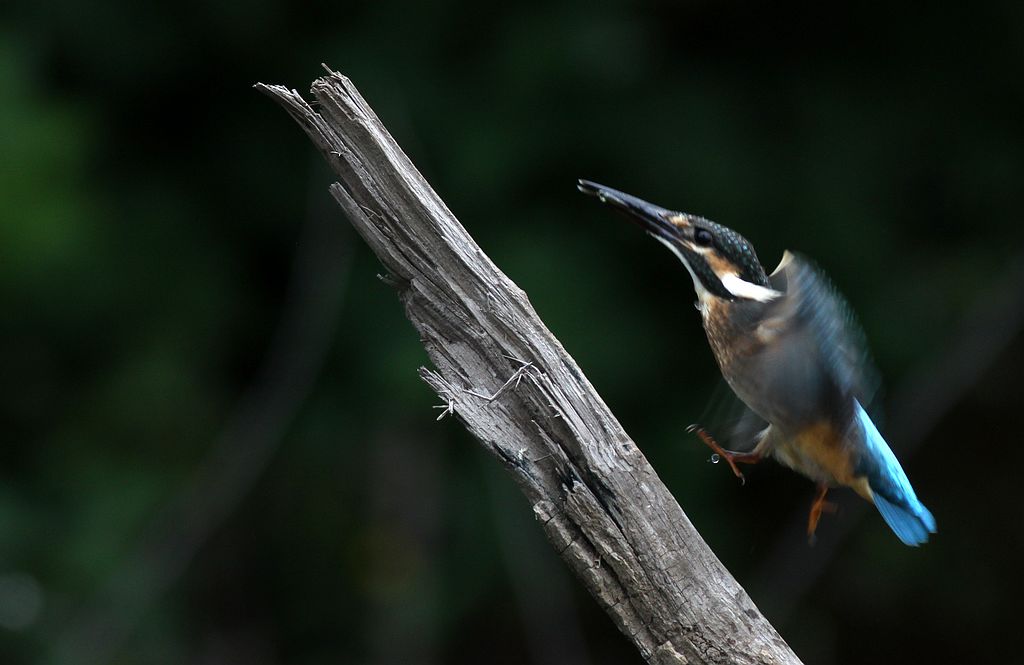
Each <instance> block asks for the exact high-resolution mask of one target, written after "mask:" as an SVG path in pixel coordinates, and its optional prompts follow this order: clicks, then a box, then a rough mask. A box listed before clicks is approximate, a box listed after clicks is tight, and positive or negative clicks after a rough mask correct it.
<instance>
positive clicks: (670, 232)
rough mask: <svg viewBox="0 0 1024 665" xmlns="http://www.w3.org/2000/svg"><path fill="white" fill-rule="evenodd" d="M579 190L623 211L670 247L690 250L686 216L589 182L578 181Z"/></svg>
mask: <svg viewBox="0 0 1024 665" xmlns="http://www.w3.org/2000/svg"><path fill="white" fill-rule="evenodd" d="M576 188H577V189H579V190H580V191H581V192H583V193H584V194H587V195H588V196H595V197H597V200H598V201H600V202H601V203H604V204H607V205H609V206H611V207H613V208H615V209H616V210H619V211H621V212H622V213H623V214H625V215H626V217H628V218H629V219H630V220H631V221H633V222H635V223H637V224H639V225H640V227H641V228H643V229H644V230H645V231H647V232H648V233H650V234H651V235H652V236H654V237H656V238H658V239H659V240H661V241H662V242H665V243H666V244H670V245H675V246H676V247H680V248H686V242H685V241H686V240H687V236H688V234H689V233H692V230H691V228H690V224H689V222H688V221H687V219H686V215H683V214H680V213H678V212H673V211H671V210H666V209H665V208H661V207H659V206H656V205H654V204H653V203H648V202H647V201H644V200H642V199H638V198H637V197H635V196H630V195H629V194H626V193H625V192H620V191H619V190H617V189H612V188H611V187H605V186H604V185H599V184H597V183H596V182H591V181H589V180H579V181H577V184H576Z"/></svg>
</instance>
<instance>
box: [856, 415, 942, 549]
mask: <svg viewBox="0 0 1024 665" xmlns="http://www.w3.org/2000/svg"><path fill="white" fill-rule="evenodd" d="M857 418H858V420H859V421H860V423H861V427H862V428H863V433H864V438H865V443H866V444H867V445H866V453H867V454H866V455H865V459H864V460H863V462H862V464H863V466H864V469H863V471H864V474H865V475H866V476H867V480H868V485H869V486H870V487H871V492H872V497H873V499H874V503H875V507H877V508H878V512H879V513H881V514H882V519H884V520H885V523H886V524H888V525H889V528H891V529H892V530H893V532H894V533H895V534H896V536H897V537H898V538H899V539H900V540H901V541H903V543H904V544H906V545H911V546H917V545H921V544H923V543H926V542H928V534H930V533H935V518H934V517H933V516H932V514H931V511H929V510H928V509H927V508H925V507H924V504H923V503H921V502H920V501H919V500H918V498H917V495H916V494H915V493H914V488H913V487H911V485H910V480H909V479H908V478H907V474H906V473H905V472H904V471H903V467H901V466H900V463H899V461H897V459H896V456H895V455H894V454H893V452H892V450H891V449H890V448H889V444H887V443H886V442H885V439H883V438H882V435H881V434H880V433H879V432H878V428H876V427H875V424H874V423H873V422H871V418H870V417H868V414H867V412H866V411H864V408H863V407H862V406H861V405H860V404H859V403H858V404H857Z"/></svg>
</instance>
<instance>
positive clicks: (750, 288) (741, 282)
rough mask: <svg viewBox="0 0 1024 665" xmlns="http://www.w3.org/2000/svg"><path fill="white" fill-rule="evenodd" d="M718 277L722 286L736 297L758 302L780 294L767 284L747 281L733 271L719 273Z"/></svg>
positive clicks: (772, 298)
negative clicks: (762, 284)
mask: <svg viewBox="0 0 1024 665" xmlns="http://www.w3.org/2000/svg"><path fill="white" fill-rule="evenodd" d="M718 279H719V280H721V282H722V286H724V287H725V288H726V290H727V291H729V293H731V294H733V295H734V296H736V297H737V298H745V299H747V300H756V301H758V302H768V301H769V300H775V299H776V298H778V297H779V296H781V295H782V293H781V292H779V291H776V290H775V289H769V288H768V287H767V286H761V285H760V284H754V283H752V282H748V281H746V280H745V279H742V278H740V276H739V275H737V274H736V273H734V272H727V273H725V274H724V275H719V276H718Z"/></svg>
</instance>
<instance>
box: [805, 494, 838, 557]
mask: <svg viewBox="0 0 1024 665" xmlns="http://www.w3.org/2000/svg"><path fill="white" fill-rule="evenodd" d="M826 494H828V485H818V493H817V494H816V495H815V496H814V503H812V504H811V514H810V516H809V517H808V518H807V542H808V544H810V545H813V544H814V543H815V541H816V540H817V538H816V537H815V535H814V532H815V531H816V530H817V529H818V520H820V519H821V514H822V513H823V512H825V513H834V512H836V504H834V503H831V502H829V501H826V500H825V495H826Z"/></svg>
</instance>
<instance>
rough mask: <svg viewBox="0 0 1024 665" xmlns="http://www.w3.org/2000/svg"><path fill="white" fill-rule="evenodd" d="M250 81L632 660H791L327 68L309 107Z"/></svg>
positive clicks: (618, 431) (538, 329)
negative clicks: (317, 158)
mask: <svg viewBox="0 0 1024 665" xmlns="http://www.w3.org/2000/svg"><path fill="white" fill-rule="evenodd" d="M256 87H257V88H258V89H259V90H261V91H263V92H265V93H266V94H268V95H269V96H270V97H272V98H274V99H275V100H276V101H277V102H278V103H280V104H281V105H282V106H283V107H284V108H285V110H287V111H288V113H289V114H291V116H292V117H293V118H294V119H295V120H296V121H297V122H298V123H299V125H300V126H301V127H302V128H303V129H304V130H305V132H306V133H307V134H308V135H309V137H310V139H311V140H312V141H313V143H314V144H315V145H316V147H317V148H319V150H320V151H321V153H322V154H323V155H324V157H325V158H326V159H327V161H328V163H329V164H330V165H331V167H332V168H333V169H334V171H335V173H337V175H338V177H339V179H340V180H341V183H340V184H335V185H333V186H332V187H331V193H332V194H333V195H334V198H335V199H336V200H337V202H338V204H339V205H340V206H341V207H342V209H343V210H344V211H345V213H346V214H347V215H348V218H349V219H350V220H351V222H352V224H353V226H355V228H356V230H357V231H358V232H359V233H360V235H362V237H363V239H364V240H365V241H366V242H367V244H368V245H369V246H370V248H371V249H372V250H373V251H374V253H376V254H377V256H378V258H379V259H380V261H381V262H382V263H383V264H384V267H385V269H386V270H387V272H388V273H389V274H390V275H392V276H394V277H395V284H396V288H397V290H398V295H399V298H400V299H401V300H402V302H403V304H404V306H405V310H406V315H407V316H408V317H409V320H410V321H411V322H412V324H413V325H414V326H415V327H416V329H417V330H418V331H419V333H420V339H421V340H423V343H424V346H425V347H426V350H427V353H428V354H429V356H430V359H431V361H432V362H433V363H434V365H435V366H436V368H437V371H436V372H435V371H429V370H421V372H420V374H421V376H422V377H423V378H424V380H425V381H426V382H427V383H428V384H429V385H430V386H431V387H432V388H433V389H434V390H435V391H436V392H437V393H438V395H440V396H441V398H442V399H443V400H444V401H445V405H446V406H444V407H443V408H444V409H445V410H444V411H443V412H442V415H444V414H447V413H454V414H455V415H456V416H457V417H458V418H459V419H460V420H461V421H462V422H463V423H464V424H465V425H466V427H467V428H468V429H469V431H470V432H471V433H472V434H473V435H474V436H476V438H477V439H479V440H480V442H481V443H482V444H483V445H484V446H485V447H486V448H487V449H488V450H490V451H491V452H492V453H494V455H495V456H496V457H498V459H499V460H500V461H501V462H502V463H503V464H504V465H505V467H506V468H507V470H508V471H510V472H511V473H512V475H513V476H514V478H515V479H516V481H517V483H518V484H519V487H520V489H521V490H522V492H523V493H524V494H525V495H526V498H527V500H528V501H529V502H530V503H531V505H532V506H533V511H534V515H535V516H536V517H537V519H538V520H539V521H540V522H541V523H542V526H543V528H544V531H545V533H546V534H547V536H548V538H549V540H550V541H551V543H552V544H553V545H554V547H555V549H556V550H557V551H558V553H559V555H560V556H561V557H562V559H563V560H565V561H566V563H567V564H568V565H569V566H570V567H571V568H572V569H573V570H574V571H575V572H576V574H577V576H579V578H580V579H581V581H582V582H583V583H584V585H586V587H587V589H588V590H589V591H590V593H591V594H592V595H593V596H594V598H595V599H596V600H597V601H598V603H599V604H600V605H601V607H603V608H604V609H605V611H606V612H607V613H608V614H609V615H610V616H611V617H612V619H613V620H614V621H615V623H616V625H618V627H619V628H620V630H622V632H623V633H624V634H625V635H626V636H627V637H628V638H629V639H630V640H632V642H633V643H634V644H635V645H636V646H637V648H638V649H639V650H640V653H641V654H642V655H643V657H644V658H645V659H646V660H647V661H648V662H651V663H665V664H669V663H673V664H676V665H679V664H682V663H741V664H742V663H776V664H795V663H799V660H798V659H797V657H796V656H795V655H794V654H793V652H792V651H791V650H790V649H789V647H788V646H787V645H786V643H785V641H784V640H783V639H782V638H781V637H780V636H779V634H778V633H777V632H776V631H775V629H774V628H773V627H772V626H771V625H770V624H769V623H768V621H767V620H766V619H765V618H764V617H763V616H762V615H761V613H760V612H759V611H758V610H757V608H756V607H755V606H754V604H753V602H751V600H750V598H749V596H747V594H746V592H745V591H743V589H742V588H741V587H740V586H739V584H738V583H737V582H736V580H735V579H733V577H732V576H731V575H730V574H729V572H728V571H727V570H726V569H725V567H724V566H722V564H721V563H720V562H719V561H718V559H717V558H716V557H715V555H714V553H713V552H711V550H710V549H709V548H708V546H707V545H706V544H705V543H704V541H703V539H702V538H701V537H700V534H698V533H697V531H696V529H694V527H693V525H692V524H690V521H689V520H688V519H687V517H686V515H685V514H684V513H683V511H682V509H681V508H680V507H679V504H678V503H676V501H675V499H674V498H673V497H672V495H671V494H670V493H669V491H668V489H667V488H666V487H665V485H664V484H663V483H662V482H661V479H659V478H658V476H657V474H656V473H655V472H654V470H653V469H652V468H651V466H650V464H648V462H647V460H646V459H645V458H644V456H643V454H642V453H641V452H640V450H639V449H638V448H637V447H636V445H634V444H633V442H632V441H631V440H630V439H629V437H628V436H627V435H626V433H625V432H624V431H623V429H622V426H621V425H620V424H619V422H618V421H617V420H616V419H615V417H614V416H613V415H612V413H611V411H609V409H608V407H607V406H606V405H605V403H604V402H603V401H602V400H601V398H600V397H599V396H598V395H597V392H596V391H595V390H594V388H593V386H591V385H590V383H589V382H588V381H587V379H586V377H584V376H583V373H582V372H581V371H580V369H579V367H577V366H576V363H575V361H573V359H572V358H571V357H570V356H569V355H568V354H567V353H566V352H565V350H564V349H563V348H562V345H561V344H559V342H558V340H557V339H555V337H554V336H553V335H552V334H551V332H550V331H548V329H547V328H546V327H545V326H544V324H543V323H542V322H541V320H540V318H539V317H538V316H537V314H536V312H534V310H533V307H532V306H531V305H530V303H529V301H528V300H527V297H526V294H525V293H523V291H522V290H521V289H520V288H519V287H517V286H516V285H515V284H514V283H513V282H512V281H511V280H509V279H508V277H506V276H505V275H504V274H503V273H502V272H501V271H500V270H498V268H497V267H495V265H494V264H493V263H492V262H491V260H490V259H489V258H488V257H487V255H486V254H484V252H483V250H481V249H480V247H479V246H478V245H477V244H476V243H475V242H474V241H473V239H472V238H471V237H470V236H469V234H468V233H467V232H466V230H465V229H464V228H463V227H462V226H461V225H460V224H459V222H458V220H456V219H455V217H454V215H452V213H451V212H450V211H449V210H448V208H447V206H445V204H444V202H443V201H442V200H441V198H440V197H439V196H438V195H437V194H436V193H435V192H434V190H433V189H431V187H430V185H429V184H427V182H426V181H425V180H424V179H423V176H422V175H420V173H419V172H418V171H417V170H416V168H415V167H414V166H413V164H412V162H410V161H409V159H408V157H406V155H405V154H404V153H403V152H402V150H401V149H400V148H399V147H398V145H397V144H396V143H395V141H394V139H393V138H392V137H391V135H390V134H389V133H388V132H387V130H386V129H385V128H384V126H383V125H382V124H381V122H380V120H379V119H378V118H377V116H376V115H375V114H374V112H373V110H372V109H371V108H370V106H369V105H368V104H367V103H366V101H365V100H364V99H363V98H362V96H361V95H360V94H359V92H358V91H357V90H356V88H355V86H353V85H352V83H351V82H350V81H349V80H348V79H347V78H345V77H344V76H341V75H340V74H338V73H336V72H332V71H330V70H328V75H327V76H325V77H323V78H320V79H318V80H317V81H316V82H314V84H313V89H312V93H313V96H314V98H315V100H316V102H317V105H316V106H317V108H316V109H314V108H313V107H311V106H310V105H309V104H308V103H307V102H306V101H305V100H304V99H303V98H302V96H301V95H299V94H298V93H297V92H295V91H293V90H289V89H287V88H283V87H280V86H270V85H263V84H258V85H257V86H256ZM368 211H373V212H372V214H370V213H369V212H368ZM524 376H525V377H528V379H529V380H526V381H522V380H521V379H522V378H523V377H524ZM513 385H514V389H512V390H509V388H510V387H512V386H513ZM458 386H472V387H473V390H472V392H470V391H469V390H466V391H465V392H462V389H461V388H458ZM467 393H468V395H469V398H467V397H463V396H461V395H465V394H467ZM499 396H500V397H501V399H497V398H498V397H499ZM470 398H472V399H470ZM552 416H555V417H552Z"/></svg>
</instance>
